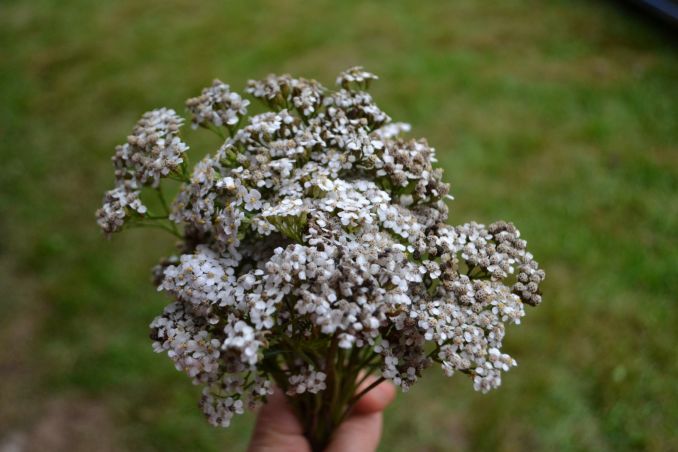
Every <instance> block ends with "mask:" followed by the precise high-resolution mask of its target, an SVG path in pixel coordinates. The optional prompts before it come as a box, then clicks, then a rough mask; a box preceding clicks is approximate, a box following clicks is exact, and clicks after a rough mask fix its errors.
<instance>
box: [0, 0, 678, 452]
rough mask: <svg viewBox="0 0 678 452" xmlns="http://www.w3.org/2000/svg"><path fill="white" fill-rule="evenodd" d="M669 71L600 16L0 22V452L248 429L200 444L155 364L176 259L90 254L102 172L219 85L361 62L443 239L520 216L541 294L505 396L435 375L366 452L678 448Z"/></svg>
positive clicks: (676, 208) (151, 239)
mask: <svg viewBox="0 0 678 452" xmlns="http://www.w3.org/2000/svg"><path fill="white" fill-rule="evenodd" d="M673 38H675V36H674V37H673ZM677 49H678V48H677V47H676V39H672V37H671V36H669V35H668V34H667V33H666V32H665V30H664V31H662V30H657V29H656V25H653V24H651V23H649V22H648V21H644V20H641V19H640V18H638V17H635V16H634V15H633V14H631V13H629V12H628V11H626V10H623V9H620V8H619V7H618V6H617V5H616V4H615V2H612V1H609V2H608V1H602V0H601V1H594V0H589V1H584V0H574V1H565V0H554V1H549V2H544V1H536V0H522V1H518V0H503V1H498V2H480V1H474V0H458V1H454V2H452V1H436V2H434V1H431V2H422V1H419V2H415V1H404V0H401V1H390V2H386V1H373V2H361V1H357V0H356V1H342V2H336V1H335V2H330V1H325V0H321V1H314V2H310V1H308V2H301V1H295V0H283V1H259V0H256V1H255V0H252V1H248V2H234V1H205V2H195V1H189V0H162V1H161V0H151V1H144V2H140V1H134V0H118V1H103V0H99V1H93V0H60V1H57V0H32V1H27V0H26V1H17V0H4V1H2V2H1V3H0V99H1V102H0V157H1V160H0V162H2V167H1V169H0V237H1V240H0V288H1V294H0V343H1V344H2V346H1V347H0V450H3V451H4V450H5V449H3V445H4V446H7V445H12V444H13V445H23V446H25V449H24V450H48V448H49V449H51V450H64V451H65V450H76V451H77V450H81V451H86V450H134V451H151V450H163V451H187V450H205V451H217V450H242V449H244V447H245V445H246V443H247V440H248V437H249V433H250V428H251V422H252V416H251V415H246V416H243V417H241V418H239V419H238V420H237V421H236V422H235V423H234V425H233V426H232V427H231V428H230V429H227V430H217V429H213V428H211V427H209V426H208V425H207V423H206V422H205V421H204V419H203V417H202V415H201V413H200V412H199V410H198V408H197V407H196V401H197V398H198V392H199V390H198V388H196V387H193V386H191V385H190V382H189V380H188V379H187V378H186V377H185V376H183V375H182V374H179V373H178V372H176V371H175V370H174V368H173V366H172V364H171V362H170V361H169V360H168V359H167V358H166V357H165V356H161V355H156V354H154V353H153V352H152V349H151V346H150V341H149V339H148V337H147V334H148V330H147V325H148V323H149V322H150V321H151V319H152V318H153V317H154V316H155V315H156V314H157V313H159V312H160V311H161V309H162V306H163V305H164V304H165V302H166V300H165V298H164V297H163V296H162V295H161V294H157V293H155V292H154V290H153V288H152V286H151V284H150V281H149V270H150V267H151V266H152V265H153V264H154V263H155V262H156V260H157V259H158V258H159V256H162V255H166V254H169V253H171V252H172V240H171V239H169V238H166V237H162V236H156V235H154V234H152V233H150V232H148V231H142V230H135V231H132V232H130V233H127V234H123V235H120V236H116V237H114V238H113V239H112V240H111V241H106V240H104V239H103V238H102V236H101V234H100V232H99V231H98V229H97V227H96V224H95V222H94V211H95V209H96V208H97V207H98V205H99V203H100V201H101V197H102V195H103V193H104V191H105V190H106V189H108V188H110V187H111V186H112V183H113V181H112V169H111V164H110V160H109V158H110V156H111V155H112V152H113V148H114V146H115V144H117V143H120V142H121V141H123V140H124V137H125V136H126V135H127V133H128V132H129V130H131V127H132V125H133V124H134V122H135V121H136V120H137V118H138V117H139V116H140V114H141V113H142V112H144V111H146V110H148V109H151V108H154V107H157V106H169V107H173V108H175V109H177V110H181V109H182V108H183V107H182V104H183V100H184V99H186V98H187V97H189V96H193V95H195V94H196V93H198V92H199V90H200V89H201V88H202V87H203V86H206V85H208V84H209V83H210V82H211V80H212V78H214V77H218V78H220V79H222V80H224V81H226V82H228V83H231V85H232V86H234V87H235V88H237V89H241V88H242V87H243V86H244V83H245V80H246V79H248V78H255V77H261V76H264V75H266V74H267V73H269V72H291V73H292V74H296V75H300V76H304V77H309V78H317V79H318V80H320V81H322V82H324V83H326V84H328V85H329V84H331V83H332V81H333V80H334V77H335V75H336V73H337V72H339V71H340V70H342V69H344V68H347V67H349V66H351V65H355V64H362V65H364V66H366V68H367V69H369V70H371V71H373V72H376V73H377V74H379V75H380V76H381V78H382V79H381V80H380V81H379V82H378V83H376V84H375V85H374V89H373V90H372V93H373V94H374V96H375V98H376V99H377V101H378V102H379V104H380V106H382V108H384V110H386V111H387V112H388V113H389V114H391V116H393V117H394V118H395V119H396V120H400V121H406V122H410V123H411V124H412V125H413V132H414V134H415V135H418V136H424V137H427V138H428V139H429V141H430V143H431V144H432V145H434V146H435V147H436V148H437V150H438V152H439V156H440V161H441V165H442V166H444V168H445V170H446V179H447V181H448V182H450V183H451V185H452V193H453V194H454V195H455V197H456V200H455V201H454V202H453V203H452V204H451V215H450V221H451V222H453V223H463V222H465V221H469V220H472V219H477V220H479V221H485V222H489V221H493V220H495V219H510V220H512V221H513V222H515V223H516V225H517V226H518V227H519V228H520V229H521V231H522V233H523V236H524V237H525V238H526V239H527V240H528V242H529V244H530V247H531V249H532V251H533V252H534V254H535V255H536V256H537V258H538V260H539V261H540V263H541V264H542V267H543V268H544V269H545V270H546V272H547V280H546V282H545V286H544V287H545V293H544V303H543V304H542V305H541V306H540V307H539V308H537V309H534V310H532V309H530V310H529V311H528V316H527V317H526V318H525V320H524V322H523V325H522V326H521V327H519V328H515V327H514V328H510V329H509V331H508V334H507V344H506V347H505V349H506V351H507V352H508V353H510V354H511V355H513V356H514V357H516V358H517V359H518V361H519V366H518V367H517V368H515V369H513V370H511V371H510V372H509V373H508V374H506V376H505V378H504V385H503V386H502V387H501V388H500V389H499V390H497V391H495V392H493V393H490V394H487V395H482V394H479V393H475V392H474V391H473V390H472V387H471V384H470V383H469V382H468V381H466V379H465V378H463V377H462V376H456V377H454V378H452V379H446V378H445V377H443V376H442V374H441V372H439V371H438V370H436V369H432V370H431V371H430V372H429V375H428V376H427V377H426V378H424V380H423V381H422V383H421V384H420V385H419V386H416V387H415V388H414V389H413V390H412V391H411V392H410V393H408V394H404V395H401V396H399V398H398V400H397V401H396V403H395V404H394V405H393V406H392V407H391V408H389V410H388V411H387V413H386V425H385V433H384V440H383V443H382V448H381V450H383V451H411V450H417V451H438V450H439V451H448V450H504V451H508V450H556V449H557V450H596V451H605V450H610V451H620V450H638V449H646V450H678V433H677V432H676V426H678V361H677V360H676V355H677V354H676V344H678V328H677V327H676V325H678V306H677V305H676V303H677V302H678V295H677V294H678V235H677V233H678V83H677V82H678V51H677ZM187 135H188V136H187V139H188V141H189V142H191V143H192V144H193V146H194V148H196V149H201V148H202V149H207V146H208V145H212V146H213V145H214V143H213V142H211V141H209V137H208V138H205V137H204V136H202V135H201V134H195V133H192V132H188V133H187ZM201 136H202V137H201ZM196 152H201V151H200V150H198V151H196Z"/></svg>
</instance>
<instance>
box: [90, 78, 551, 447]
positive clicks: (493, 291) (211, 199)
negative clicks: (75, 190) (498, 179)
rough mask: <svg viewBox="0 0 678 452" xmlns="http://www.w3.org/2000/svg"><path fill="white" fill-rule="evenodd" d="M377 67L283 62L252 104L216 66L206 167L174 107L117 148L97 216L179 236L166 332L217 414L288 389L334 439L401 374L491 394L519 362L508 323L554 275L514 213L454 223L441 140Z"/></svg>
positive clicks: (159, 280) (152, 116)
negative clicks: (397, 116)
mask: <svg viewBox="0 0 678 452" xmlns="http://www.w3.org/2000/svg"><path fill="white" fill-rule="evenodd" d="M376 79H377V77H376V76H375V75H374V74H371V73H369V72H365V71H364V70H363V69H362V68H360V67H355V68H351V69H349V70H347V71H345V72H343V73H341V74H340V75H339V77H338V78H337V85H338V89H337V90H334V91H332V90H329V89H327V88H325V87H324V86H322V85H321V84H320V83H318V82H317V81H315V80H306V79H303V78H292V77H291V76H289V75H282V76H276V75H269V76H268V77H266V78H265V79H264V80H260V81H250V82H249V83H248V84H247V87H246V89H245V91H246V92H247V94H249V95H250V96H252V97H253V98H254V99H256V100H258V101H261V106H260V107H259V111H260V112H259V113H258V114H253V115H248V110H249V109H251V108H252V107H253V105H250V101H249V100H247V99H245V98H243V97H242V96H241V95H240V94H238V93H236V92H233V91H231V90H230V88H229V85H227V84H224V83H222V82H220V81H218V80H215V81H214V83H213V84H212V86H210V87H208V88H205V89H204V90H203V91H202V93H201V95H200V96H198V97H195V98H192V99H189V100H188V101H187V102H186V107H187V110H188V112H190V114H191V117H192V126H193V127H194V128H198V127H201V128H204V129H207V130H210V131H212V132H214V133H215V134H216V136H217V137H218V140H219V147H218V149H217V150H216V152H215V153H213V154H208V155H207V156H206V157H204V158H203V159H202V160H200V161H199V162H198V163H196V164H195V166H194V167H193V168H190V166H189V163H188V156H187V151H188V149H189V147H188V145H187V144H186V143H185V142H184V141H183V139H182V137H181V134H180V130H181V127H182V124H183V122H184V120H183V118H182V117H181V116H179V115H178V114H177V113H176V112H175V111H173V110H170V109H166V108H161V109H157V110H153V111H150V112H148V113H146V114H144V115H143V116H142V117H141V119H140V120H139V122H138V123H137V124H136V126H135V127H134V129H133V131H132V134H131V135H130V136H128V137H127V142H126V143H125V144H123V145H121V146H118V147H117V148H116V152H115V156H114V157H113V164H114V168H115V188H114V189H113V190H111V191H109V192H107V193H106V195H105V198H104V201H103V206H102V207H101V208H100V209H99V210H98V211H97V221H98V224H99V225H100V226H101V228H102V229H103V231H104V232H105V233H106V234H111V233H114V232H118V231H121V230H123V229H127V228H131V227H139V226H144V227H149V226H150V227H156V228H158V229H162V230H164V231H166V232H168V233H170V234H172V235H174V236H176V237H177V238H178V239H179V242H178V245H177V246H178V250H179V252H178V254H179V256H178V257H176V256H172V257H169V258H166V259H164V260H162V261H161V263H160V264H159V265H158V266H157V267H156V268H155V269H154V281H155V284H156V285H157V288H158V290H160V291H163V292H166V293H167V294H168V295H169V296H170V298H171V300H172V301H171V303H170V304H169V305H167V307H166V308H165V309H164V312H163V313H162V314H161V315H159V316H158V317H157V318H156V319H155V320H153V322H152V323H151V325H150V327H151V338H152V339H153V341H154V342H153V348H154V349H155V350H156V351H157V352H166V353H167V355H168V356H169V357H170V359H172V361H174V364H175V366H176V368H177V369H179V370H181V371H184V372H186V373H187V374H188V376H189V377H190V378H191V379H192V380H193V382H194V383H195V384H198V385H202V386H203V387H204V389H203V396H202V400H201V401H200V406H201V408H202V410H203V411H204V413H205V415H206V416H207V418H208V419H209V422H210V423H212V424H214V425H216V426H222V427H226V426H228V425H229V422H230V421H231V418H232V417H233V415H235V414H239V413H242V412H243V410H244V408H245V407H251V408H253V407H256V406H257V405H259V404H261V403H263V402H265V401H266V398H267V396H268V395H269V394H271V392H272V390H273V386H274V385H277V386H278V387H279V388H280V389H281V390H282V391H284V392H285V394H286V395H287V397H288V400H289V403H290V404H291V406H292V407H293V408H294V409H295V411H296V413H297V415H298V417H299V419H300V421H301V423H302V424H303V426H304V428H305V434H306V436H307V437H308V439H309V441H310V443H311V444H312V445H313V448H314V449H316V450H320V449H322V447H323V446H324V445H325V444H327V442H328V440H329V438H330V436H331V435H332V432H333V431H334V430H335V429H336V427H337V426H338V425H339V424H340V423H341V422H342V420H343V419H344V418H345V417H346V416H347V414H348V413H349V412H350V410H351V408H352V406H353V405H354V404H355V403H356V401H357V400H358V399H359V398H360V397H361V396H362V395H364V394H365V393H366V392H367V391H369V390H370V389H371V388H372V387H374V386H375V385H376V384H378V383H380V382H381V381H383V380H385V379H388V380H390V381H392V382H393V383H395V384H396V385H397V386H399V387H401V388H402V389H403V390H407V389H408V388H409V387H410V386H411V385H413V384H414V383H415V382H416V381H417V379H419V378H420V377H421V375H422V371H423V370H424V369H425V368H427V367H429V366H431V365H433V364H434V363H437V364H438V365H439V366H440V367H441V368H442V371H443V372H444V373H445V374H446V375H449V376H451V375H452V374H454V373H455V372H458V373H462V374H465V375H467V376H468V377H469V378H470V379H471V381H472V383H473V387H474V388H475V389H476V390H478V391H482V392H486V391H488V390H490V389H493V388H496V387H497V386H499V384H500V383H501V375H502V372H504V371H507V370H509V368H511V367H512V366H515V365H516V361H515V360H514V359H513V358H512V357H511V356H509V355H507V354H505V353H503V352H502V340H503V338H504V332H505V324H507V323H509V324H511V323H516V324H517V323H520V320H521V318H522V317H523V315H524V314H525V311H524V305H525V304H528V305H532V306H534V305H537V304H539V303H540V301H541V295H540V290H539V285H540V283H541V282H542V281H543V279H544V272H543V271H542V270H540V269H539V267H538V265H537V262H536V261H535V260H534V259H533V257H532V255H531V254H530V253H529V252H528V251H526V242H525V241H524V240H523V239H521V238H520V233H519V231H518V230H517V229H516V228H515V227H514V226H513V224H511V223H507V222H504V221H498V222H496V223H492V224H490V225H487V226H485V225H482V224H478V223H475V222H471V223H467V224H463V225H460V226H450V225H448V224H447V219H448V208H447V205H446V201H447V200H448V199H452V198H451V197H450V196H449V195H448V185H447V184H445V183H444V182H443V181H442V175H443V173H442V170H441V169H437V168H435V167H434V163H435V162H436V159H435V152H434V149H433V148H432V147H430V146H429V144H428V143H427V142H426V140H424V139H412V138H405V137H404V136H403V135H405V134H407V132H409V130H410V127H409V125H407V124H403V123H396V122H392V121H391V118H390V117H389V116H388V115H387V114H386V113H384V112H383V111H382V110H381V109H380V108H379V107H378V106H377V105H376V104H375V103H374V101H373V99H372V97H371V96H370V95H369V94H368V93H367V92H366V90H367V88H368V87H369V85H370V83H371V82H372V81H373V80H376ZM215 147H216V146H215ZM173 181H174V182H173ZM167 184H170V185H171V184H176V185H178V187H177V186H175V187H174V188H173V192H176V193H177V195H176V197H175V198H174V200H173V201H171V202H168V201H167V200H166V190H167V188H168V187H167ZM170 188H171V187H170ZM372 375H374V376H375V377H371V376H372ZM368 377H369V378H372V379H373V381H374V382H373V383H372V384H371V385H369V386H367V387H365V385H364V384H362V383H363V382H364V381H365V379H367V378H368ZM361 384H362V385H361ZM359 387H360V388H361V389H360V390H358V389H357V388H359Z"/></svg>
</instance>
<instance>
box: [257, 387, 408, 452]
mask: <svg viewBox="0 0 678 452" xmlns="http://www.w3.org/2000/svg"><path fill="white" fill-rule="evenodd" d="M373 381H374V380H372V381H370V380H369V379H368V380H367V381H366V382H365V384H364V387H366V386H368V385H369V384H371V383H372V382H373ZM394 397H395V388H394V386H393V384H391V383H390V382H384V383H381V384H380V385H378V386H376V387H375V388H374V389H372V390H371V391H370V392H368V393H367V394H365V395H364V396H363V397H361V398H360V400H358V402H357V403H356V405H355V406H354V407H353V410H352V411H351V414H350V415H349V416H348V418H346V420H345V421H344V422H343V423H341V425H339V427H338V428H337V431H336V432H335V433H334V435H333V436H332V439H331V441H330V444H329V445H328V446H327V449H326V452H344V451H350V452H374V451H375V450H376V449H377V446H378V445H379V439H380V437H381V426H382V412H383V411H384V409H385V408H386V407H387V406H388V405H389V404H390V403H391V402H392V401H393V398H394ZM248 451H249V452H273V451H276V452H311V445H310V444H309V443H308V441H307V440H306V438H305V437H304V431H303V427H302V425H301V423H300V422H299V420H298V419H297V417H296V416H295V414H294V411H293V410H292V408H291V407H290V406H289V405H288V403H287V400H286V399H285V395H284V394H283V393H282V391H280V390H279V389H276V391H275V392H274V393H273V395H271V396H270V397H269V400H268V403H267V404H266V405H264V406H263V407H261V409H260V410H259V414H258V415H257V423H256V426H255V427H254V432H253V433H252V439H251V440H250V447H249V449H248Z"/></svg>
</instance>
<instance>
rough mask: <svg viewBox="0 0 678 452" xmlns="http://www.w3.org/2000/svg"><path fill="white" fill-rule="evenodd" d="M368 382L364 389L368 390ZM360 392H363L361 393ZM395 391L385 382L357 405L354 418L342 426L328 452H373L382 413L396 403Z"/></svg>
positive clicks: (377, 438)
mask: <svg viewBox="0 0 678 452" xmlns="http://www.w3.org/2000/svg"><path fill="white" fill-rule="evenodd" d="M373 381H374V380H373V379H368V380H367V381H366V382H365V383H364V384H363V385H362V386H363V387H366V386H369V385H370V384H371V383H372V382H373ZM358 391H360V388H359V389H358ZM394 397H395V388H394V387H393V385H392V384H391V383H389V382H384V383H382V384H380V385H378V386H376V387H375V388H374V389H372V390H371V391H370V392H368V393H367V394H365V395H364V396H363V397H362V398H361V399H360V400H359V401H358V403H356V406H355V407H354V409H353V412H352V413H351V415H350V416H349V417H348V419H346V420H345V421H344V422H343V423H341V424H340V425H339V427H338V428H337V431H336V432H335V434H334V436H333V437H332V442H331V443H330V445H329V446H328V448H327V451H326V452H344V451H351V452H374V451H375V450H377V446H378V445H379V439H380V438H381V427H382V423H383V416H382V412H383V411H384V409H385V408H386V407H387V406H388V404H390V403H391V402H392V401H393V398H394Z"/></svg>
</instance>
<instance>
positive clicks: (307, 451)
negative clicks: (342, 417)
mask: <svg viewBox="0 0 678 452" xmlns="http://www.w3.org/2000/svg"><path fill="white" fill-rule="evenodd" d="M247 450H248V451H249V452H273V451H275V452H278V451H279V452H311V448H310V447H309V445H308V442H307V441H306V438H305V437H304V432H303V427H302V426H301V424H300V423H299V421H298V420H297V417H296V416H295V414H294V412H293V411H292V408H291V407H290V406H289V404H288V403H287V400H286V399H285V395H284V394H283V393H282V392H281V391H280V389H278V388H276V389H275V391H274V392H273V394H272V395H271V396H270V397H269V398H268V402H267V403H266V405H264V406H262V407H261V409H260V410H259V414H258V415H257V423H256V425H255V427H254V432H253V433H252V442H251V443H250V447H249V448H248V449H247Z"/></svg>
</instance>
